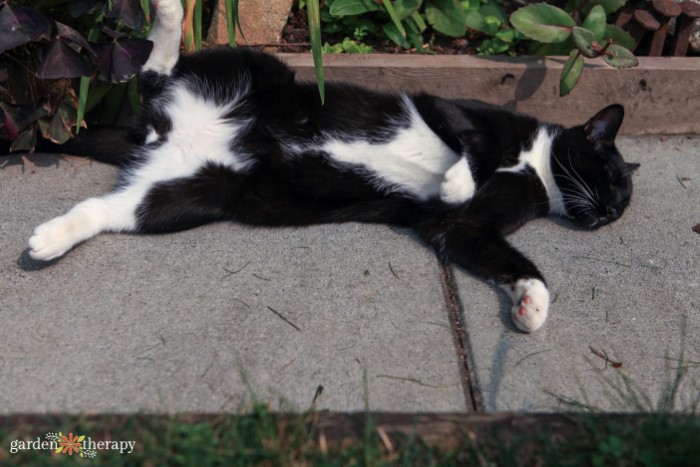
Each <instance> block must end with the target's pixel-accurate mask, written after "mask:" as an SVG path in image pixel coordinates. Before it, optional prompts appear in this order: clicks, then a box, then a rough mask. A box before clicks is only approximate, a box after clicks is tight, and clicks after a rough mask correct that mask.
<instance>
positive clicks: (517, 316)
mask: <svg viewBox="0 0 700 467" xmlns="http://www.w3.org/2000/svg"><path fill="white" fill-rule="evenodd" d="M511 297H512V298H513V303H514V305H513V308H512V310H511V317H512V319H513V324H515V326H516V327H517V328H518V329H520V330H521V331H524V332H534V331H537V330H538V329H539V328H541V327H542V325H543V324H544V322H545V321H546V320H547V312H548V310H549V291H548V290H547V286H546V285H544V283H543V282H542V281H540V280H538V279H519V280H518V281H516V282H515V284H513V285H512V286H511Z"/></svg>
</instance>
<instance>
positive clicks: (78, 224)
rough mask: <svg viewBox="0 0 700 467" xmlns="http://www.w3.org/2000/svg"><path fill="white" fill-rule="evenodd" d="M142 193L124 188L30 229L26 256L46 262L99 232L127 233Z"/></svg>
mask: <svg viewBox="0 0 700 467" xmlns="http://www.w3.org/2000/svg"><path fill="white" fill-rule="evenodd" d="M142 197H143V190H142V189H139V188H136V187H131V188H129V187H126V188H123V189H121V190H119V191H116V192H113V193H110V194H107V195H105V196H102V197H99V198H90V199H87V200H85V201H83V202H81V203H78V204H77V205H75V206H74V207H73V208H72V209H71V210H70V211H68V212H67V213H66V214H64V215H62V216H59V217H56V218H54V219H51V220H50V221H48V222H45V223H43V224H41V225H40V226H39V227H37V228H36V229H34V233H33V235H32V236H31V237H30V238H29V255H30V256H31V257H32V258H34V259H38V260H43V261H49V260H52V259H55V258H58V257H60V256H63V255H64V254H65V253H66V252H67V251H68V250H70V249H71V248H73V246H75V245H76V244H78V243H80V242H82V241H84V240H87V239H88V238H91V237H93V236H95V235H97V234H98V233H100V232H104V231H112V232H128V231H133V230H135V228H136V208H137V206H138V204H139V202H140V201H141V198H142Z"/></svg>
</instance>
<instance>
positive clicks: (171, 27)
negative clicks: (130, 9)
mask: <svg viewBox="0 0 700 467" xmlns="http://www.w3.org/2000/svg"><path fill="white" fill-rule="evenodd" d="M154 6H155V10H156V14H155V16H156V18H155V21H154V23H153V27H152V28H151V31H150V32H149V34H148V39H149V40H150V41H151V42H153V50H151V55H150V56H149V57H148V60H147V61H146V63H145V64H144V65H143V68H142V69H141V71H142V72H146V71H153V72H155V73H158V74H164V75H169V74H170V72H171V71H172V69H173V67H174V66H175V64H176V63H177V60H178V58H179V56H180V38H181V36H182V18H183V16H184V13H183V9H182V3H181V2H180V0H156V1H155V2H154Z"/></svg>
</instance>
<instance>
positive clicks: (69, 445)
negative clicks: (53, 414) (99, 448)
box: [46, 431, 97, 458]
mask: <svg viewBox="0 0 700 467" xmlns="http://www.w3.org/2000/svg"><path fill="white" fill-rule="evenodd" d="M85 438H86V436H85V435H80V436H75V435H74V434H73V433H68V436H64V435H63V433H61V432H60V431H59V432H58V434H56V433H46V439H47V440H48V441H51V442H53V443H56V444H57V445H58V446H57V447H56V449H55V450H54V452H55V453H56V454H68V455H69V456H72V455H73V454H79V455H80V457H89V458H93V457H95V456H96V455H97V452H96V451H95V450H94V449H85V447H84V446H83V442H84V441H85Z"/></svg>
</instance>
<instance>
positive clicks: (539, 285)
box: [416, 173, 549, 332]
mask: <svg viewBox="0 0 700 467" xmlns="http://www.w3.org/2000/svg"><path fill="white" fill-rule="evenodd" d="M547 206H548V205H547V198H546V194H545V193H544V188H543V187H541V184H539V183H538V182H537V179H536V178H535V177H534V176H532V175H530V174H527V173H521V174H519V173H497V174H495V175H494V176H492V178H491V179H489V181H488V182H487V183H486V184H484V186H483V187H481V188H480V189H479V191H478V192H477V193H476V194H475V196H474V197H473V198H472V200H471V201H470V202H469V203H467V204H466V205H464V206H459V207H456V208H454V209H451V210H448V211H442V212H434V213H432V214H431V215H430V216H428V217H426V218H425V219H424V220H423V221H421V222H420V223H419V224H417V226H416V227H417V230H418V232H419V233H420V234H421V235H422V236H423V237H424V238H425V239H426V240H427V241H428V242H430V243H431V244H432V245H433V246H434V247H435V249H436V251H437V253H438V254H439V255H440V256H441V258H443V259H445V260H448V261H451V262H452V263H454V264H456V265H458V266H460V267H462V268H464V269H466V270H467V271H469V272H471V273H472V274H474V275H476V276H478V277H481V278H483V279H485V280H487V281H489V282H492V283H495V284H496V285H498V286H500V287H501V288H503V289H504V290H506V292H507V293H508V294H509V296H510V298H511V299H512V300H513V306H512V308H511V310H510V312H511V313H510V314H511V318H512V320H513V323H514V324H515V326H516V327H517V328H518V329H520V330H523V331H525V332H532V331H535V330H537V329H539V328H540V327H541V326H542V325H543V324H544V322H545V320H546V319H547V313H548V310H549V292H548V290H547V286H546V283H545V280H544V278H543V276H542V274H541V273H540V272H539V271H538V270H537V267H536V266H535V265H534V264H533V263H532V261H530V260H529V259H528V258H526V257H525V255H523V254H522V253H520V252H519V251H518V250H516V249H515V248H513V247H512V246H511V245H510V244H509V243H508V242H507V241H506V239H505V235H507V234H509V233H511V232H513V231H514V230H516V229H517V228H518V227H519V226H521V225H523V224H524V223H526V222H527V221H529V220H531V219H534V218H536V217H539V216H543V215H546V213H547V209H548V208H547Z"/></svg>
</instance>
